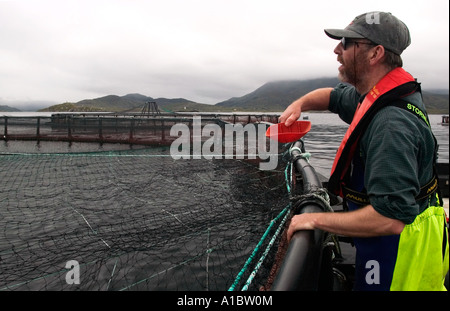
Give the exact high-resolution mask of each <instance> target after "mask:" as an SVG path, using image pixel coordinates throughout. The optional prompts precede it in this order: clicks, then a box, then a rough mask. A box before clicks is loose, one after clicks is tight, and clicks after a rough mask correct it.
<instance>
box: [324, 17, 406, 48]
mask: <svg viewBox="0 0 450 311" xmlns="http://www.w3.org/2000/svg"><path fill="white" fill-rule="evenodd" d="M325 33H326V34H327V35H328V36H329V37H330V38H332V39H337V40H340V39H342V38H343V37H345V38H351V39H363V38H364V39H368V40H370V41H372V42H373V43H376V44H379V45H382V46H384V48H385V49H386V50H389V51H391V52H394V53H395V54H398V55H400V54H402V52H403V50H405V49H406V48H407V47H408V46H409V45H410V44H411V36H410V35H409V30H408V27H407V26H406V25H405V24H404V23H403V22H402V21H401V20H399V19H398V18H397V17H395V16H394V15H392V14H391V13H386V12H368V13H364V14H361V15H358V16H357V17H355V19H354V20H353V21H352V22H351V23H350V25H348V26H347V27H345V29H325Z"/></svg>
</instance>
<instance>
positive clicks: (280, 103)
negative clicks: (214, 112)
mask: <svg viewBox="0 0 450 311" xmlns="http://www.w3.org/2000/svg"><path fill="white" fill-rule="evenodd" d="M337 83H338V80H337V78H321V79H313V80H288V81H275V82H269V83H266V84H264V85H263V86H261V87H260V88H258V89H256V90H255V91H253V92H251V93H249V94H247V95H244V96H242V97H233V98H230V99H229V100H226V101H223V102H220V103H218V104H217V106H221V107H233V108H245V110H248V111H251V110H252V111H284V109H286V107H287V106H288V105H289V104H291V103H292V102H293V101H294V100H296V99H297V98H299V97H301V96H303V95H305V94H306V93H308V92H310V91H312V90H314V89H317V88H322V87H333V86H335V85H336V84H337Z"/></svg>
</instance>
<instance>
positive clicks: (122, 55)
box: [0, 0, 449, 108]
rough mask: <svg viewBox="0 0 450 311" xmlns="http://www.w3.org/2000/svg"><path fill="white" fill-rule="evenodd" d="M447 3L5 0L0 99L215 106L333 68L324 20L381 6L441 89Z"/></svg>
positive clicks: (422, 74)
mask: <svg viewBox="0 0 450 311" xmlns="http://www.w3.org/2000/svg"><path fill="white" fill-rule="evenodd" d="M448 6H449V1H448V0H427V1H423V0H420V1H417V0H401V1H398V0H396V1H393V0H387V1H386V0H378V1H376V2H372V1H360V0H358V1H353V0H349V1H345V0H344V1H300V0H276V1H266V0H224V1H222V0H151V1H150V0H147V1H143V0H88V1H85V0H75V1H68V0H0V63H1V67H0V103H10V104H11V103H12V105H13V106H14V105H15V106H18V107H19V108H20V104H19V103H17V102H16V101H27V100H36V101H39V100H40V101H54V102H59V103H62V102H65V101H71V102H76V101H79V100H82V99H86V98H95V97H101V96H105V95H109V94H115V95H125V94H128V93H141V94H144V95H147V96H152V97H155V98H156V97H168V98H177V97H184V98H187V99H190V100H194V101H198V102H201V103H207V104H215V103H217V102H220V101H223V100H226V99H228V98H230V97H233V96H242V95H244V94H246V93H249V92H251V91H253V90H254V89H256V88H257V87H259V86H261V85H262V84H264V83H266V82H268V81H275V80H285V79H306V78H315V77H324V76H327V77H332V76H336V75H337V68H338V66H339V64H338V63H337V61H336V56H335V55H334V54H333V49H334V47H335V45H336V44H337V41H335V40H331V39H329V38H328V37H327V36H326V35H325V34H324V32H323V29H324V28H343V27H345V26H346V25H347V24H349V23H350V22H351V21H352V19H353V18H354V17H355V16H356V15H359V14H360V13H364V12H368V11H373V10H382V11H388V12H391V13H393V14H394V15H396V16H397V17H398V18H400V19H401V20H403V21H404V22H405V23H406V24H407V25H408V27H409V29H410V32H411V36H412V44H411V46H410V47H409V48H408V49H407V50H406V51H405V52H404V53H403V55H402V56H403V59H404V64H405V66H404V67H405V69H406V70H407V71H409V72H411V73H412V74H413V75H414V76H415V77H416V78H418V80H419V81H420V82H422V85H423V88H424V89H434V88H448V83H449V41H448V40H449V39H448V38H449V13H448V11H449V7H448Z"/></svg>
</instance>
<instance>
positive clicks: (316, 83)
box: [40, 78, 449, 114]
mask: <svg viewBox="0 0 450 311" xmlns="http://www.w3.org/2000/svg"><path fill="white" fill-rule="evenodd" d="M338 82H339V81H338V79H337V78H320V79H311V80H286V81H275V82H268V83H266V84H264V85H262V86H261V87H259V88H258V89H256V90H255V91H253V92H250V93H249V94H246V95H244V96H241V97H233V98H230V99H228V100H226V101H223V102H220V103H217V104H216V105H207V104H201V103H196V102H193V101H190V100H187V99H184V98H172V99H169V98H156V99H154V98H152V97H149V96H145V95H141V94H128V95H125V96H117V95H108V96H104V97H99V98H95V99H85V100H82V101H79V102H77V103H63V104H60V105H53V106H50V107H48V108H45V109H42V110H40V111H55V112H56V111H73V112H75V111H86V112H89V111H109V112H135V113H139V112H141V110H142V108H143V107H144V105H145V103H146V102H149V101H150V102H152V101H154V102H156V103H157V104H158V106H159V108H160V110H161V111H163V112H177V111H203V112H227V111H260V112H282V111H284V110H285V109H286V107H287V106H288V105H289V104H291V103H292V102H293V101H294V100H296V99H297V98H299V97H301V96H303V95H304V94H306V93H308V92H310V91H312V90H314V89H317V88H322V87H334V86H335V85H336V84H337V83H338ZM423 97H424V101H425V104H426V106H427V111H428V113H430V114H448V113H449V90H448V89H447V90H428V91H424V92H423Z"/></svg>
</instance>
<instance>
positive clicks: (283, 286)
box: [271, 141, 332, 291]
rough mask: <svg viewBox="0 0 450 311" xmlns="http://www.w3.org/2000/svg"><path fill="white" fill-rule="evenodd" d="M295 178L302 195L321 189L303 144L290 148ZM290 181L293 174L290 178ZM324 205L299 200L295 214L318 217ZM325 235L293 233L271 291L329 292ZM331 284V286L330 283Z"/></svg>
mask: <svg viewBox="0 0 450 311" xmlns="http://www.w3.org/2000/svg"><path fill="white" fill-rule="evenodd" d="M291 150H292V151H291V156H292V158H293V159H294V162H293V164H294V168H295V171H296V174H299V175H300V176H301V178H302V180H303V189H302V193H303V194H309V193H313V192H314V191H317V190H318V189H320V188H322V183H321V181H320V179H319V177H318V175H317V173H316V171H315V169H314V168H313V167H312V166H311V165H310V164H309V162H308V160H306V159H305V158H304V157H303V156H302V153H303V152H304V149H303V142H301V141H298V142H296V143H294V145H293V148H291ZM293 176H294V177H293V178H296V177H295V174H293ZM323 204H324V203H323V202H321V201H320V200H318V199H316V200H314V199H306V200H302V201H301V202H300V203H299V205H298V206H296V208H295V212H294V213H295V214H302V213H318V212H323V211H325V210H326V208H325V206H323ZM325 238H326V233H325V232H324V231H322V230H301V231H297V232H296V233H294V235H293V237H292V239H291V241H290V243H289V246H288V249H287V252H286V255H285V258H284V260H283V262H282V264H281V267H280V269H279V271H278V274H277V277H276V278H275V280H274V282H273V284H272V287H271V290H273V291H294V290H310V291H313V290H322V289H331V287H332V271H331V264H330V263H331V252H329V250H326V251H324V245H323V244H324V240H325ZM330 282H331V283H330Z"/></svg>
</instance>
